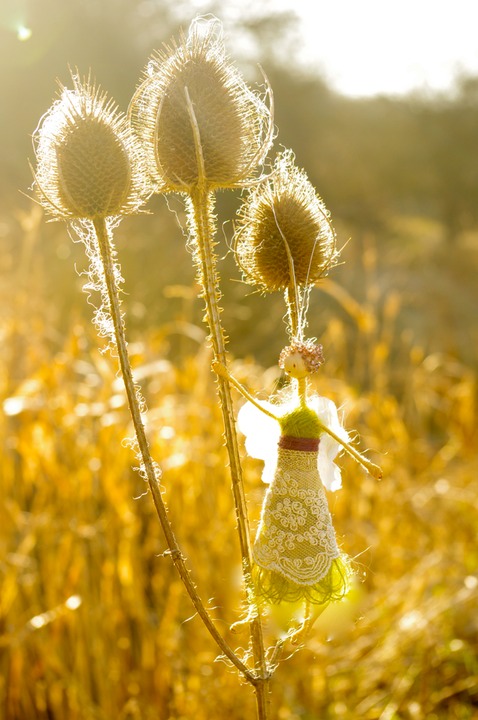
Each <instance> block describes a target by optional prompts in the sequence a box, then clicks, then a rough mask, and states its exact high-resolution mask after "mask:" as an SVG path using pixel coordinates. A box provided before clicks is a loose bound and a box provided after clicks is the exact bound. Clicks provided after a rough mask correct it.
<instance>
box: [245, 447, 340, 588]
mask: <svg viewBox="0 0 478 720" xmlns="http://www.w3.org/2000/svg"><path fill="white" fill-rule="evenodd" d="M253 555H254V560H255V562H256V563H257V565H259V566H260V567H262V568H264V569H266V570H272V571H275V572H277V573H280V574H281V575H282V576H284V577H286V578H287V579H288V580H291V581H292V582H294V583H296V584H297V585H313V584H315V583H317V582H318V581H319V580H320V579H321V578H323V577H324V576H325V575H326V574H327V573H328V571H329V570H330V567H331V564H332V561H333V560H334V559H336V558H338V557H339V555H340V553H339V549H338V547H337V542H336V539H335V532H334V528H333V526H332V518H331V516H330V512H329V508H328V505H327V499H326V497H325V490H324V487H323V485H322V482H321V480H320V477H319V473H318V470H317V453H316V452H315V453H313V452H303V451H301V450H287V449H284V448H279V451H278V456H277V467H276V471H275V474H274V479H273V481H272V483H271V485H270V487H269V489H268V491H267V493H266V496H265V498H264V505H263V508H262V514H261V521H260V524H259V528H258V531H257V536H256V540H255V543H254V548H253Z"/></svg>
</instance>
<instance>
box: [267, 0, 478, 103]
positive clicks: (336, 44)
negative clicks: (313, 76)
mask: <svg viewBox="0 0 478 720" xmlns="http://www.w3.org/2000/svg"><path fill="white" fill-rule="evenodd" d="M275 2H277V5H278V6H279V5H283V6H289V7H291V6H292V7H293V8H295V9H296V11H297V13H298V14H300V15H301V17H302V18H303V20H302V33H303V38H304V49H303V55H304V61H305V62H306V63H307V64H310V65H314V66H316V67H317V68H321V69H322V70H323V71H324V72H325V75H326V77H328V79H329V80H330V81H331V82H332V83H333V85H334V86H335V87H337V88H338V89H339V90H341V91H342V92H345V93H347V94H351V95H370V94H375V93H377V92H382V91H384V92H388V93H402V92H406V91H407V90H410V89H412V88H416V87H420V88H430V89H441V88H444V87H446V86H448V85H449V84H450V83H451V82H452V81H453V78H454V77H455V76H456V74H457V72H459V71H460V70H469V71H472V72H473V71H474V72H478V0H451V1H450V0H399V1H397V0H274V3H275ZM274 3H273V4H274Z"/></svg>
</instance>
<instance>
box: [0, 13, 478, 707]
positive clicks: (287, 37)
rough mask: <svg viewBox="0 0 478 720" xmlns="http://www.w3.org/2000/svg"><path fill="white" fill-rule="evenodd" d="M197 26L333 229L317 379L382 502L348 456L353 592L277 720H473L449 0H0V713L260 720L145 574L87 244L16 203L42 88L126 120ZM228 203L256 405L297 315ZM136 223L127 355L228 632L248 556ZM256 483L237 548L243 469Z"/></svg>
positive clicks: (226, 261) (474, 215) (469, 196)
mask: <svg viewBox="0 0 478 720" xmlns="http://www.w3.org/2000/svg"><path fill="white" fill-rule="evenodd" d="M198 13H201V14H204V13H213V14H215V15H216V16H217V17H218V18H220V19H221V20H222V22H223V25H224V30H225V38H226V47H227V50H228V52H229V54H230V55H231V56H232V57H233V59H234V61H235V63H236V65H237V66H238V67H239V69H240V70H241V71H242V72H243V74H244V75H245V77H246V78H247V80H248V82H249V83H250V84H251V85H254V84H259V86H263V78H262V74H261V71H260V70H259V68H258V65H259V64H260V66H261V67H262V69H263V71H264V72H265V74H266V76H267V78H268V80H269V82H270V84H271V87H272V90H273V93H274V104H275V122H276V126H277V139H276V142H275V151H277V150H279V149H280V148H281V147H291V148H292V149H293V150H294V152H295V154H296V159H297V164H298V165H299V166H300V167H303V168H304V169H305V170H306V172H307V173H308V175H309V178H310V180H311V181H312V183H313V184H314V185H315V187H316V188H317V191H318V193H319V194H320V195H321V196H322V198H323V200H324V202H325V203H326V205H327V207H328V208H329V210H330V211H331V213H332V218H333V220H334V224H335V227H336V231H337V241H338V245H339V247H342V248H343V250H342V254H341V264H340V265H339V266H338V267H337V268H335V269H334V270H333V271H332V272H331V273H330V277H329V278H327V279H326V280H325V281H324V283H323V284H322V285H321V286H320V287H319V288H318V289H316V290H314V292H313V293H312V295H311V302H310V310H309V334H310V335H311V336H315V337H317V338H319V340H320V341H321V342H322V343H323V345H324V350H325V356H326V360H327V362H326V365H325V366H324V369H323V371H322V372H321V375H320V377H319V378H318V379H317V381H316V386H317V388H316V389H317V390H318V391H319V392H321V393H323V394H324V395H327V396H329V397H331V398H333V399H334V400H335V401H336V402H337V404H338V405H340V407H341V408H342V411H343V414H344V419H345V423H346V425H347V427H348V428H353V429H355V430H356V431H357V436H358V438H359V439H360V440H359V442H360V444H361V447H362V448H364V447H369V448H371V449H372V451H373V452H372V453H371V457H372V459H375V460H378V461H379V462H381V464H382V465H383V467H384V470H385V475H384V479H383V481H382V482H381V483H379V484H377V483H375V482H374V481H372V480H370V479H369V478H368V477H366V476H365V475H364V474H363V472H362V471H361V470H360V469H358V468H357V467H355V466H354V465H353V464H351V463H350V462H349V461H348V459H347V458H342V459H341V464H342V466H343V468H344V477H345V480H344V489H343V490H342V491H341V492H340V493H339V494H338V495H337V496H331V497H330V498H329V500H330V505H331V510H332V513H333V516H334V522H335V525H336V528H337V532H338V535H339V538H340V541H341V543H342V546H343V547H344V549H345V550H346V551H347V552H348V553H349V554H350V555H351V556H352V557H355V558H356V562H357V569H358V570H357V573H358V579H359V580H360V582H358V583H357V587H356V588H355V590H354V592H353V593H352V599H351V600H350V602H349V603H347V604H344V606H343V607H342V606H341V607H340V608H338V609H335V610H333V611H330V612H329V611H327V612H326V613H325V614H324V616H323V621H321V623H320V624H319V625H318V627H317V630H316V631H315V632H314V634H313V636H312V637H311V639H310V640H309V641H308V643H307V645H306V648H305V649H303V650H302V651H301V652H300V653H297V654H295V655H294V656H293V657H292V658H291V659H289V660H288V661H287V662H284V664H283V665H281V666H280V667H279V670H278V673H277V675H276V680H275V681H274V683H273V696H272V707H273V717H274V718H284V719H286V718H287V719H289V718H291V719H292V720H294V719H295V718H305V719H309V720H312V719H315V718H322V717H324V718H325V717H327V718H345V719H347V718H350V720H355V719H356V718H370V719H374V718H382V719H387V718H388V719H389V720H393V719H394V718H411V719H416V718H430V719H432V720H433V719H434V718H440V719H441V718H456V720H468V719H470V720H471V719H472V718H476V717H478V657H477V637H478V626H477V619H476V607H477V601H478V574H477V568H478V550H477V543H476V539H477V538H476V533H477V527H478V522H477V521H478V515H477V511H476V477H477V470H478V462H477V457H476V447H477V430H476V425H477V423H476V420H477V418H476V397H477V391H476V373H477V361H478V354H477V344H478V322H477V320H476V315H477V307H478V283H477V280H476V277H477V269H478V204H477V196H478V163H477V157H478V132H477V130H478V46H476V43H475V38H474V37H473V30H474V28H475V27H476V20H477V19H478V11H477V10H476V9H475V8H474V3H472V2H465V1H462V0H460V1H458V0H457V1H456V2H454V3H448V2H446V3H442V4H440V6H439V7H436V3H431V2H428V1H424V2H421V3H419V4H417V3H414V4H413V3H411V2H408V1H407V2H401V3H396V2H390V3H380V2H372V0H369V1H368V2H364V3H360V4H359V3H355V2H353V1H352V0H349V1H347V0H340V2H334V3H329V4H325V3H323V2H321V1H320V2H316V3H315V4H314V5H313V7H312V8H311V3H310V2H307V1H306V0H304V1H297V2H294V3H293V2H287V1H286V0H270V1H269V2H261V3H257V2H256V3H253V2H248V1H246V0H243V1H242V2H239V0H223V2H217V3H215V2H202V1H200V0H196V2H192V1H190V2H182V1H181V0H175V1H173V0H171V1H168V0H81V1H80V0H71V1H69V2H67V3H66V2H63V0H30V1H27V0H1V5H0V98H1V102H0V127H1V129H2V138H3V142H2V143H0V273H1V275H0V278H1V280H0V301H1V311H0V339H1V348H2V352H1V356H0V400H1V402H2V407H3V413H2V414H1V415H0V433H1V438H0V442H1V445H2V462H1V465H0V488H1V494H2V503H1V504H0V587H1V591H0V718H2V717H5V718H8V720H11V719H13V718H15V719H16V718H18V719H20V718H22V719H23V718H25V720H27V719H28V720H29V719H30V718H54V719H55V720H57V719H58V720H59V719H60V718H69V719H72V718H73V719H76V718H78V719H80V718H81V719H82V720H83V719H88V720H89V719H90V718H91V719H93V718H95V719H96V718H104V719H105V720H109V719H110V718H112V717H118V718H128V719H129V718H131V719H133V718H135V719H136V718H141V719H143V718H153V717H154V718H161V719H163V718H164V719H165V720H166V719H171V720H173V719H174V720H179V719H183V718H184V720H190V718H198V719H199V720H200V719H202V718H208V719H209V720H215V719H216V718H217V720H219V719H220V718H224V717H226V716H227V717H230V718H231V720H232V719H233V718H237V720H240V719H242V718H245V717H253V716H254V709H253V707H254V704H253V699H252V695H251V693H250V692H249V690H248V688H246V687H243V686H242V685H241V684H240V683H239V682H238V680H237V678H236V677H235V675H234V673H232V672H231V671H230V669H228V668H227V667H226V666H225V665H222V664H220V663H216V664H213V661H214V658H215V654H216V653H215V648H214V647H213V646H212V643H211V641H210V640H209V638H208V637H207V636H206V634H205V631H204V630H203V629H202V627H201V625H200V623H199V621H198V620H197V619H190V618H191V609H190V607H189V605H188V601H187V600H186V599H184V598H183V593H182V589H181V586H180V585H179V584H178V582H177V580H176V578H175V576H174V573H173V570H172V569H171V567H170V563H169V561H168V560H167V559H164V558H161V557H160V556H161V553H162V552H164V549H165V548H164V543H163V540H162V537H161V533H160V531H159V528H158V525H157V523H156V521H155V517H154V515H153V509H152V507H151V505H152V503H151V502H150V498H149V497H147V496H146V497H145V496H144V492H145V487H144V485H143V483H142V481H141V480H140V479H139V477H138V476H137V474H135V473H134V472H133V470H132V469H131V465H132V464H134V459H133V458H132V455H131V451H130V450H129V449H128V448H127V447H125V446H124V442H123V441H124V438H125V437H126V436H128V435H130V434H131V428H130V427H129V425H128V422H129V421H128V415H127V412H126V409H125V404H124V397H123V394H122V390H121V383H120V382H119V380H118V378H117V377H116V373H115V365H114V362H113V361H111V359H110V357H109V356H108V355H107V354H106V355H105V354H104V353H102V352H100V350H101V346H102V341H101V340H100V341H98V340H97V338H96V336H95V332H94V328H93V327H92V326H91V323H90V320H91V316H92V312H93V308H92V306H91V303H94V302H95V301H96V298H94V297H93V298H91V301H90V302H88V296H87V295H85V294H84V293H82V291H81V289H82V287H83V285H84V284H85V277H84V276H82V272H83V271H85V270H86V268H87V263H86V260H85V258H84V253H83V248H82V247H81V245H80V244H75V243H74V242H72V240H74V238H71V237H70V236H69V234H68V230H67V228H66V226H65V225H64V224H62V223H48V222H46V220H45V218H44V217H43V215H42V211H41V209H40V208H39V207H38V206H37V205H36V204H35V203H34V202H33V201H32V199H31V197H30V196H31V189H30V188H31V183H32V173H31V170H30V168H29V161H30V162H32V163H33V162H34V157H33V150H32V144H31V134H32V133H33V131H34V130H35V127H36V126H37V124H38V122H39V120H40V118H41V116H42V115H43V114H44V113H45V112H46V111H47V110H48V108H49V106H50V104H51V102H52V100H53V99H54V97H55V94H56V92H57V82H56V80H57V79H59V80H60V81H61V82H63V83H65V84H68V79H69V70H68V67H72V68H79V70H80V72H82V73H85V74H86V73H88V71H89V70H90V69H91V72H92V75H93V76H94V77H95V78H96V80H97V82H98V83H100V84H101V86H102V87H103V89H105V90H107V91H108V93H109V94H110V95H111V96H113V97H114V98H115V100H116V101H117V102H118V104H119V106H120V108H121V109H122V110H126V109H127V106H128V103H129V100H130V98H131V95H132V93H133V92H134V89H135V87H136V85H137V83H138V81H139V79H140V77H141V74H142V72H143V69H144V67H145V65H146V62H147V58H148V56H149V55H150V53H151V52H152V51H153V50H154V49H159V48H161V46H162V43H163V42H168V41H169V40H170V39H171V37H173V36H176V37H177V36H178V33H179V30H180V28H183V29H184V30H185V31H187V27H188V25H189V23H190V21H191V20H192V18H193V17H194V16H195V15H196V14H198ZM240 202H241V197H240V193H236V194H234V193H223V194H221V195H219V196H218V198H217V213H218V227H219V240H220V245H219V247H218V250H219V254H220V256H221V266H220V267H221V275H222V290H223V293H224V297H223V305H224V313H223V319H224V325H225V328H226V330H227V333H228V335H229V349H230V352H231V359H232V362H233V367H234V371H235V373H236V375H237V376H238V377H239V378H240V379H241V380H242V381H243V382H244V383H245V384H247V385H248V386H249V387H250V388H251V389H252V390H253V391H254V392H258V393H262V396H263V397H267V395H268V394H269V393H271V392H272V391H273V390H274V388H275V387H276V383H277V381H278V378H279V372H278V369H277V366H276V362H277V356H278V354H279V352H280V350H281V349H282V347H283V346H284V344H285V343H286V339H287V338H286V333H285V325H284V322H283V315H284V311H285V307H284V304H283V299H282V297H280V295H270V296H265V297H262V296H260V295H258V294H257V293H254V292H253V291H252V290H251V288H249V287H248V286H246V285H244V283H242V281H241V275H240V272H239V271H238V270H237V268H236V266H235V263H234V258H233V255H232V252H231V250H230V248H231V243H232V237H233V220H234V217H235V213H236V211H237V209H238V207H239V206H240ZM147 209H148V211H149V212H148V213H143V214H141V215H139V216H137V217H133V218H128V219H127V220H125V221H124V222H123V223H122V224H121V225H120V226H119V228H118V229H117V231H116V242H117V248H118V253H119V258H120V262H121V264H122V270H123V275H124V278H125V294H124V298H123V302H124V310H125V313H126V317H127V324H128V333H129V338H130V349H131V353H132V357H133V361H134V364H135V370H136V375H137V378H138V380H140V381H141V383H142V386H143V392H144V394H145V397H146V400H147V403H148V406H149V408H150V413H149V419H148V422H149V428H148V429H149V431H150V437H151V442H152V445H153V450H154V453H155V456H156V457H157V458H158V460H159V461H160V463H161V465H162V467H163V471H164V485H165V488H166V493H167V500H168V504H169V507H170V511H171V515H172V518H173V520H174V522H175V523H176V525H177V533H178V536H179V539H180V542H181V544H182V546H183V547H184V550H185V552H186V553H187V554H188V556H189V557H190V561H191V566H192V569H193V572H194V575H195V578H196V580H197V582H198V586H199V589H200V591H201V594H202V595H203V597H204V598H206V599H207V598H211V606H212V607H214V608H215V609H214V615H215V617H216V618H217V620H218V623H219V625H220V627H221V628H224V632H225V633H226V634H228V629H227V628H228V626H229V625H230V624H231V623H232V622H234V621H235V620H237V618H238V617H239V616H240V613H241V602H242V600H241V597H242V596H241V591H240V587H239V585H238V568H239V565H240V559H239V555H238V549H237V542H236V538H235V530H234V525H235V522H234V517H233V509H232V501H231V494H230V491H229V486H228V476H227V469H226V467H225V466H226V462H227V461H226V457H225V452H224V448H223V447H222V437H221V433H222V424H221V419H220V414H219V412H218V410H217V407H216V405H215V402H214V382H213V377H212V375H211V373H210V369H209V368H210V354H209V350H208V348H207V344H206V332H205V329H204V326H203V325H202V314H203V311H202V305H201V301H200V300H199V299H198V297H197V295H198V290H197V287H196V283H195V277H194V270H193V268H192V263H191V257H190V254H189V252H188V250H187V249H186V247H185V237H184V233H183V231H182V229H181V226H182V224H183V220H184V211H183V205H182V201H181V199H180V198H177V197H173V196H170V197H168V198H167V201H166V200H165V199H164V198H158V197H155V198H152V199H151V201H150V202H149V204H148V208H147ZM239 403H240V400H239V398H238V404H239ZM244 464H245V471H246V483H247V488H246V489H247V494H248V500H249V506H250V514H251V523H252V527H253V529H254V528H255V527H256V525H257V521H258V517H259V512H260V503H261V500H262V496H263V487H262V486H261V483H260V470H261V468H260V466H259V464H258V463H255V462H254V461H252V460H250V459H247V458H245V460H244ZM204 517H209V518H210V521H209V522H208V523H207V524H205V523H204ZM188 619H189V620H190V621H189V622H187V620H188ZM270 633H271V642H272V638H273V636H274V629H273V624H272V623H271V629H270ZM230 642H231V643H232V644H233V645H235V646H236V645H239V646H244V645H245V644H246V643H247V637H246V636H239V639H238V638H237V637H233V636H231V638H230Z"/></svg>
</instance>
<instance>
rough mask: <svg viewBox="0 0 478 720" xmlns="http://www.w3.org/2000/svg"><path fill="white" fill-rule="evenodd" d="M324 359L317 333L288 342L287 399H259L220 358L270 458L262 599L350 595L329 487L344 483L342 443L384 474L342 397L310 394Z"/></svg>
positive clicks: (254, 446)
mask: <svg viewBox="0 0 478 720" xmlns="http://www.w3.org/2000/svg"><path fill="white" fill-rule="evenodd" d="M323 361H324V360H323V355H322V346H321V345H317V344H315V343H314V342H313V341H311V340H307V341H293V342H292V343H291V345H289V346H288V347H286V348H284V350H283V351H282V353H281V355H280V359H279V365H280V367H281V368H282V369H283V370H284V371H285V373H286V374H287V375H288V376H289V377H290V378H291V379H292V384H293V386H294V393H293V395H292V397H291V399H290V400H289V401H288V402H287V403H286V404H285V405H276V404H273V403H271V402H262V401H257V400H256V399H255V398H253V397H252V396H251V395H250V393H248V391H247V390H246V389H245V388H244V387H243V386H242V385H241V384H240V383H239V382H238V381H237V380H236V379H235V378H234V377H233V376H231V375H230V374H229V373H228V372H227V370H226V369H225V368H224V367H223V366H221V365H218V364H217V363H216V364H215V370H216V372H218V373H219V374H222V375H226V374H227V377H228V378H229V380H230V382H231V383H232V384H233V385H234V386H235V387H236V388H237V389H238V390H239V391H240V392H241V393H242V395H244V397H245V398H246V399H247V400H248V401H249V402H248V403H246V404H245V405H244V406H243V408H241V411H240V412H239V416H238V425H239V429H240V430H241V431H242V432H243V433H244V434H245V436H246V450H247V452H248V454H249V455H251V456H252V457H256V458H259V459H262V460H264V461H265V466H264V472H263V480H264V481H265V482H268V483H269V487H268V490H267V492H266V495H265V498H264V503H263V507H262V513H261V519H260V523H259V527H258V530H257V535H256V538H255V542H254V545H253V560H254V566H253V579H254V585H255V588H256V596H257V598H258V600H260V601H263V602H266V603H271V604H278V603H281V602H297V601H305V602H306V603H307V604H308V605H319V606H325V605H327V604H328V603H329V602H331V601H334V600H340V599H341V598H343V597H344V596H345V595H346V593H347V591H348V589H349V585H350V579H351V576H352V572H351V567H350V561H349V559H348V557H347V556H346V555H345V554H344V553H342V552H341V551H340V549H339V547H338V545H337V540H336V536H335V531H334V528H333V525H332V518H331V515H330V512H329V508H328V504H327V498H326V494H325V490H326V489H327V490H329V491H334V490H337V489H339V488H340V487H341V473H340V469H339V467H338V466H337V465H336V464H335V462H334V460H335V458H336V456H337V454H338V452H339V451H340V450H341V449H342V448H343V449H345V450H346V451H347V452H348V453H349V454H351V455H352V456H353V457H354V458H355V459H356V460H357V461H358V462H360V463H361V464H362V465H363V466H364V467H365V468H366V469H367V470H368V471H369V472H370V473H371V474H372V475H373V476H374V477H376V478H379V477H381V471H380V468H379V467H378V466H377V465H374V464H373V463H371V462H370V461H369V460H368V459H367V458H365V457H364V456H363V455H361V454H360V453H359V452H357V450H355V448H353V447H352V446H351V445H350V443H349V442H348V440H349V438H348V434H347V432H346V431H345V430H344V429H343V427H342V426H341V424H340V422H339V418H338V413H337V408H336V406H335V404H334V403H333V402H332V401H331V400H328V399H326V398H323V397H319V396H318V395H312V396H310V395H309V393H308V377H309V376H310V375H311V374H312V373H314V372H316V371H317V370H318V369H319V367H320V366H321V365H322V363H323ZM259 411H260V412H259ZM271 440H272V452H271V442H270V441H271ZM274 444H275V448H274Z"/></svg>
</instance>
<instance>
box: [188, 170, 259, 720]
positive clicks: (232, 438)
mask: <svg viewBox="0 0 478 720" xmlns="http://www.w3.org/2000/svg"><path fill="white" fill-rule="evenodd" d="M190 202H191V212H190V218H189V221H190V223H191V224H192V226H193V227H192V230H193V232H192V235H193V237H194V239H195V244H196V247H195V249H196V253H197V262H198V267H199V279H200V282H201V285H202V287H203V296H204V301H205V306H206V320H207V323H208V326H209V330H210V333H211V334H210V340H211V344H212V347H213V352H214V360H215V361H216V362H219V363H220V364H222V365H223V366H224V367H226V349H225V338H224V332H223V329H222V324H221V320H220V312H221V309H220V307H219V290H218V285H219V283H218V277H217V271H216V255H215V253H214V249H213V241H212V237H213V234H214V229H213V227H214V226H213V213H212V194H211V193H210V192H209V190H208V188H207V184H206V182H203V183H198V185H197V186H196V188H194V189H193V190H191V191H190ZM217 382H218V390H219V399H220V402H221V409H222V414H223V419H224V430H225V439H226V445H227V450H228V454H229V464H230V473H231V480H232V492H233V497H234V504H235V512H236V520H237V529H238V535H239V543H240V548H241V556H242V566H243V574H244V580H245V584H246V591H247V596H248V602H249V604H250V606H251V609H252V613H251V614H250V617H251V620H250V633H251V641H252V652H253V656H254V665H255V671H256V683H255V691H256V702H257V716H258V718H259V720H267V718H268V717H269V672H268V668H267V662H266V655H265V650H264V637H263V632H262V623H261V618H260V614H259V610H258V607H257V604H256V601H255V593H254V587H253V584H252V552H251V540H250V530H249V520H248V513H247V505H246V498H245V493H244V484H243V479H242V468H241V461H240V456H239V448H238V442H237V435H236V428H235V421H234V408H233V404H232V397H231V391H230V386H229V379H228V377H227V374H226V375H218V380H217Z"/></svg>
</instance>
